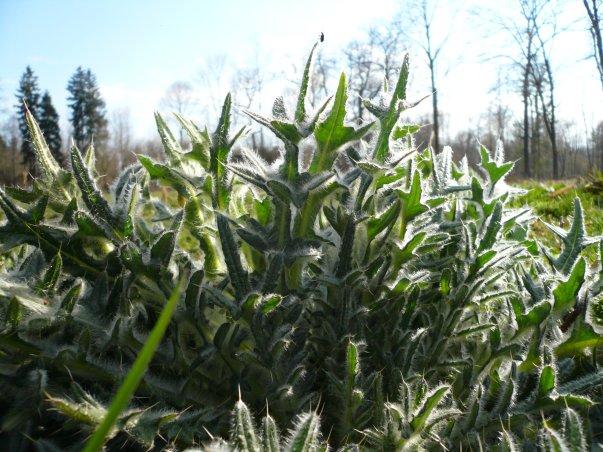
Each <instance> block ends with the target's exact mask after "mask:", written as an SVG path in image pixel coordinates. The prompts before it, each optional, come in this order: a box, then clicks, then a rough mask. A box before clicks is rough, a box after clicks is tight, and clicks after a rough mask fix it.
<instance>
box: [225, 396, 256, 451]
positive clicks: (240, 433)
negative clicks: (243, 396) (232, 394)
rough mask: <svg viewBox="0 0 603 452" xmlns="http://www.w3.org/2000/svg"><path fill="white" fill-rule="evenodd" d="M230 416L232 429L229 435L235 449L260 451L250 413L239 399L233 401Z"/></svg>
mask: <svg viewBox="0 0 603 452" xmlns="http://www.w3.org/2000/svg"><path fill="white" fill-rule="evenodd" d="M232 417H233V422H232V425H233V429H232V433H231V436H232V440H233V443H234V445H235V447H236V448H237V450H240V451H241V452H260V450H262V449H261V448H260V441H259V439H258V436H257V434H256V432H255V427H254V426H253V421H252V420H251V413H250V412H249V408H247V405H245V404H244V403H243V401H241V400H239V401H237V403H235V407H234V410H233V412H232Z"/></svg>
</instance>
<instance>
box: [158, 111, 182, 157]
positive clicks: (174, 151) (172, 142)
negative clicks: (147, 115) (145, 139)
mask: <svg viewBox="0 0 603 452" xmlns="http://www.w3.org/2000/svg"><path fill="white" fill-rule="evenodd" d="M155 122H156V123H157V131H158V132H159V137H160V138H161V143H162V144H163V149H164V150H165V154H166V155H167V157H168V160H169V162H170V165H171V166H174V167H176V168H178V167H179V166H180V165H182V154H183V151H182V148H181V147H180V143H178V140H176V138H175V137H174V135H173V134H172V131H171V130H170V128H169V127H168V125H167V123H166V122H165V120H164V119H163V118H162V117H161V115H160V114H159V112H157V111H156V112H155Z"/></svg>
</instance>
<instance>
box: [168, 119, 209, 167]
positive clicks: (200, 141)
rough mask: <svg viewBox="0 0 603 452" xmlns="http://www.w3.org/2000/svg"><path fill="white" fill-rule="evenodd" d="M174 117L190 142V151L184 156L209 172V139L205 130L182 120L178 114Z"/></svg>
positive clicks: (186, 120)
mask: <svg viewBox="0 0 603 452" xmlns="http://www.w3.org/2000/svg"><path fill="white" fill-rule="evenodd" d="M174 116H175V117H176V119H177V120H178V122H180V124H181V125H182V128H183V129H184V130H185V131H186V133H187V135H188V137H189V138H190V140H191V144H192V150H191V151H190V152H187V153H185V156H186V157H188V158H190V159H193V160H196V161H197V162H199V163H200V164H201V166H202V167H203V169H205V171H208V172H209V162H210V153H209V147H210V141H211V140H210V137H209V133H208V132H207V129H205V130H200V129H199V128H198V127H197V126H196V125H195V123H193V122H192V121H189V120H188V119H185V118H183V117H182V116H180V115H179V114H178V113H174Z"/></svg>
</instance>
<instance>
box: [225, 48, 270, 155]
mask: <svg viewBox="0 0 603 452" xmlns="http://www.w3.org/2000/svg"><path fill="white" fill-rule="evenodd" d="M265 79H266V74H265V73H264V71H262V69H261V65H260V62H259V57H258V56H257V55H256V58H255V59H254V61H253V63H252V64H250V65H248V66H247V67H245V68H242V69H239V70H237V71H236V72H235V74H234V77H233V81H232V86H233V93H234V98H235V104H237V105H238V106H239V107H243V108H244V109H247V110H252V109H253V110H257V111H262V99H261V95H262V91H263V88H264V84H265V81H266V80H265ZM246 120H247V121H249V118H247V119H246ZM251 141H252V146H253V148H254V149H259V150H260V151H261V152H262V151H263V150H264V148H265V143H264V128H263V127H260V128H256V129H255V131H254V133H252V134H251Z"/></svg>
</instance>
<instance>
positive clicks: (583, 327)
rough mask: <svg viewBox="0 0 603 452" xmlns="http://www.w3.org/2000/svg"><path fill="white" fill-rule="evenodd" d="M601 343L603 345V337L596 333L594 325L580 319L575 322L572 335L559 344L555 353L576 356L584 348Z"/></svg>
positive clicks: (597, 345) (560, 355) (561, 355)
mask: <svg viewBox="0 0 603 452" xmlns="http://www.w3.org/2000/svg"><path fill="white" fill-rule="evenodd" d="M601 345H603V337H601V336H599V335H598V334H597V333H595V331H594V330H593V327H592V326H590V325H589V324H588V323H586V322H584V321H583V320H582V319H578V320H577V321H576V322H575V323H574V328H573V329H572V333H571V335H570V337H569V338H568V339H567V340H566V341H565V342H563V343H562V344H560V345H558V346H557V348H556V349H555V354H556V355H557V356H559V357H563V356H574V355H576V354H578V353H582V351H584V349H587V348H592V347H599V346H601Z"/></svg>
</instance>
